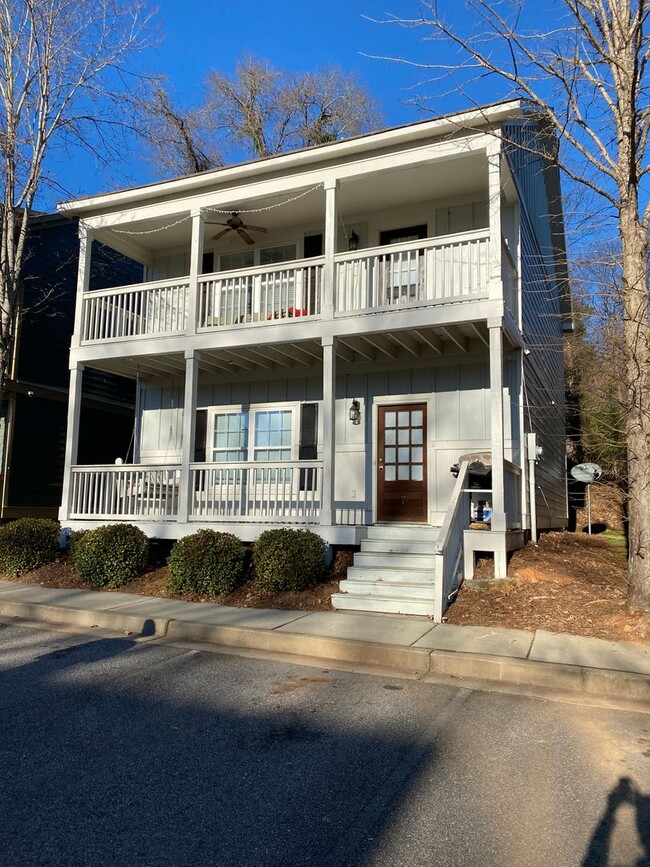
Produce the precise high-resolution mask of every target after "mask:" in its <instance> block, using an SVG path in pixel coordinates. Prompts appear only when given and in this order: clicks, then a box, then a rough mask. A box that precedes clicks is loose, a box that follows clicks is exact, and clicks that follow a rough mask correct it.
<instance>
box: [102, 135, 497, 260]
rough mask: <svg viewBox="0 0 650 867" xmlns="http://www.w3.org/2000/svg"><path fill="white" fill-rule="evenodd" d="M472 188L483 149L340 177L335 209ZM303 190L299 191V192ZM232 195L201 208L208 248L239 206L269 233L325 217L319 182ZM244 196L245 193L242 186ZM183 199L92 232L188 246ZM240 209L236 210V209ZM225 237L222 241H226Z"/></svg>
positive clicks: (481, 185) (146, 245) (232, 239)
mask: <svg viewBox="0 0 650 867" xmlns="http://www.w3.org/2000/svg"><path fill="white" fill-rule="evenodd" d="M477 191H484V192H485V194H486V195H487V164H486V157H485V153H483V152H476V153H468V154H459V155H458V157H455V158H449V159H445V160H439V161H437V162H431V163H428V164H426V165H417V166H406V167H404V166H399V165H396V166H395V168H393V169H390V170H384V171H382V173H381V182H380V183H378V175H377V174H372V173H370V174H364V175H362V176H359V177H351V178H346V179H344V180H342V181H341V185H340V196H339V213H340V216H341V219H342V220H344V221H346V220H349V219H350V217H352V216H354V215H355V214H362V213H368V212H376V211H381V210H387V209H392V208H408V207H409V206H410V205H415V204H420V203H422V202H435V201H437V200H442V199H448V198H450V197H456V196H462V195H465V194H469V193H475V192H477ZM302 193H305V195H302ZM231 194H232V198H231V199H230V200H229V201H227V202H222V204H220V205H219V206H218V210H216V211H212V212H210V211H206V220H208V221H209V223H208V224H207V225H206V227H205V243H206V245H207V246H208V247H213V246H214V244H213V243H212V241H211V239H212V238H213V237H214V235H215V234H217V233H218V232H219V231H220V229H221V227H220V226H219V225H216V224H217V223H223V222H225V221H226V220H227V219H228V217H229V215H230V213H231V212H233V211H239V212H240V213H241V215H242V218H243V220H244V222H245V223H251V224H253V225H261V226H264V228H266V229H268V233H269V234H272V233H275V232H280V231H282V230H286V229H289V228H291V227H299V228H304V227H310V226H311V227H314V226H322V225H323V224H324V222H325V195H324V192H323V189H322V187H317V188H316V189H313V187H312V188H310V187H305V188H304V189H302V191H301V190H295V189H294V190H289V191H288V192H287V193H284V194H276V195H273V196H266V197H262V196H260V197H259V198H256V199H254V200H252V201H251V200H250V199H246V200H245V201H242V202H240V201H239V200H238V198H237V189H236V188H234V189H233V190H232V191H231ZM246 195H250V194H249V193H248V191H246ZM190 207H191V203H190V202H189V201H187V202H185V203H183V202H182V201H181V202H179V211H178V213H177V214H175V215H171V216H165V217H157V218H152V219H147V220H139V221H137V222H132V223H129V224H128V225H124V226H121V227H120V228H119V229H117V230H112V229H100V230H99V231H98V232H97V234H96V237H97V238H98V240H100V241H104V242H106V243H107V244H109V245H112V246H115V247H116V248H118V249H120V248H121V247H123V246H124V245H125V244H128V243H131V244H132V245H134V249H135V247H140V248H141V249H142V250H143V251H144V250H148V251H150V252H151V253H159V252H161V251H167V250H176V249H183V248H187V249H189V246H190V240H191V231H192V227H191V221H190V220H189V209H190ZM240 209H241V210H240ZM251 235H252V237H253V239H254V240H255V241H256V243H257V244H260V243H261V244H262V246H264V238H265V237H266V235H256V234H255V233H254V232H253V233H251ZM226 242H227V243H226ZM224 243H225V244H226V246H227V247H232V248H236V249H239V248H241V249H246V245H245V244H244V243H243V242H241V241H240V239H239V238H238V237H237V236H235V235H234V233H231V235H229V236H227V237H226V238H225V240H224Z"/></svg>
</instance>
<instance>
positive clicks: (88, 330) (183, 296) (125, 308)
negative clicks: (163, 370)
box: [81, 279, 189, 343]
mask: <svg viewBox="0 0 650 867" xmlns="http://www.w3.org/2000/svg"><path fill="white" fill-rule="evenodd" d="M188 289H189V281H187V280H183V279H181V280H177V281H170V280H165V281H159V282H157V283H146V284H142V286H125V287H122V288H120V289H106V290H101V291H99V292H87V293H86V294H85V295H84V296H83V310H82V319H81V341H82V343H83V342H89V341H97V340H115V339H119V338H122V337H145V336H146V337H149V336H154V335H160V334H182V333H183V332H184V331H185V329H186V326H187V295H188Z"/></svg>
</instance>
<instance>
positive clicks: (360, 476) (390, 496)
mask: <svg viewBox="0 0 650 867" xmlns="http://www.w3.org/2000/svg"><path fill="white" fill-rule="evenodd" d="M447 333H451V334H452V336H453V339H450V338H449V337H447V339H445V338H443V337H442V336H441V334H435V333H434V332H433V330H432V329H430V330H429V331H425V330H424V329H419V330H417V331H416V332H413V331H411V332H409V333H407V332H402V333H400V332H395V334H393V335H390V336H389V335H365V336H363V337H355V338H353V337H346V338H344V339H339V338H337V337H331V338H321V339H310V340H307V341H303V342H301V343H296V344H292V345H291V346H275V347H259V346H258V347H254V348H253V349H252V351H251V352H249V353H246V352H245V351H244V350H242V349H240V350H239V351H238V352H237V354H236V355H234V354H233V353H232V352H231V351H230V350H226V351H223V352H220V351H219V350H216V349H212V350H207V351H195V350H193V351H188V352H185V353H182V354H181V353H178V354H176V355H171V354H168V355H166V356H165V357H145V358H142V359H138V360H137V361H136V360H135V359H134V360H131V363H132V364H133V365H134V366H135V367H136V371H135V374H136V378H137V406H136V413H135V419H134V430H133V437H132V443H130V444H129V445H128V446H127V447H126V448H123V447H121V446H118V444H116V461H115V463H113V464H104V465H100V466H97V465H95V466H81V465H79V464H78V463H77V462H76V460H75V454H76V449H77V448H78V437H79V433H78V432H79V428H80V425H79V412H80V407H79V405H78V399H77V388H76V385H75V381H76V380H77V379H78V378H79V377H80V370H81V366H79V369H73V372H72V384H71V393H70V396H71V400H70V424H71V430H72V432H73V435H72V436H71V437H69V441H68V459H69V464H68V468H67V472H66V478H65V489H64V499H63V503H62V507H61V513H60V518H61V521H62V524H63V525H64V526H68V527H70V528H71V529H73V530H78V529H82V528H90V527H93V526H98V525H100V524H103V523H108V522H113V521H128V522H130V523H134V524H136V525H138V526H140V527H141V528H142V529H143V530H144V531H145V532H146V533H147V534H148V535H149V536H151V537H157V538H167V539H174V538H179V537H181V536H184V535H186V534H188V533H192V532H194V531H196V530H197V529H199V528H212V529H215V530H222V531H227V532H232V533H234V534H236V535H237V536H239V537H240V538H241V539H243V540H244V541H254V540H255V538H257V536H258V535H259V534H260V533H261V532H263V531H264V530H266V529H269V528H271V527H278V526H295V527H301V528H308V529H311V530H313V531H315V532H317V533H318V534H320V535H321V537H322V538H323V539H324V541H325V542H326V543H328V544H329V545H333V546H355V547H358V546H360V545H361V546H362V551H361V552H360V554H359V555H358V556H359V557H360V558H361V565H364V564H363V556H362V555H363V554H364V551H363V545H364V543H365V542H366V540H368V538H369V536H370V535H371V534H370V533H369V528H370V527H372V526H377V525H379V526H382V525H392V526H394V527H401V526H407V527H408V526H410V527H415V528H416V530H417V531H418V532H417V533H416V534H415V535H418V536H419V537H422V536H423V537H424V539H422V538H419V539H418V540H416V541H424V542H425V543H427V544H426V545H425V546H424V548H423V550H418V545H417V544H413V546H412V548H413V551H412V553H415V554H420V555H423V556H424V558H425V559H426V560H428V562H425V560H423V558H422V556H421V557H420V560H419V561H418V562H417V564H416V565H415V567H414V564H413V562H411V564H410V565H409V564H408V563H406V565H404V566H402V564H400V562H399V561H398V560H399V558H398V559H396V558H395V557H391V556H390V555H393V554H398V555H400V554H408V551H404V550H403V548H404V545H402V546H401V548H400V546H399V545H398V546H397V548H396V549H395V550H393V548H395V546H394V545H392V543H391V544H389V545H388V546H387V550H386V551H384V552H383V553H384V554H385V555H387V557H388V559H387V560H386V559H384V560H383V562H379V564H377V562H375V561H372V559H371V562H370V563H366V564H365V565H368V566H372V567H373V568H375V571H377V570H379V571H378V572H377V575H376V577H377V579H378V581H381V574H380V573H381V570H382V569H384V568H389V566H390V568H392V567H393V566H395V567H396V568H398V569H399V568H403V570H404V571H405V573H408V570H409V569H411V570H412V569H413V568H419V567H420V566H421V567H422V568H423V569H424V573H423V574H422V575H420V576H419V577H421V578H423V579H424V581H425V583H426V584H427V588H428V589H427V590H426V593H427V594H428V595H431V596H436V597H440V599H444V598H447V597H448V596H449V594H451V593H452V592H453V590H454V587H455V586H457V585H458V581H459V580H460V578H461V576H462V574H463V571H464V567H465V564H466V563H467V556H468V555H467V552H468V550H471V551H472V552H473V550H474V548H471V549H468V548H467V546H466V545H465V544H464V539H465V534H466V531H469V525H470V521H471V517H472V506H471V502H472V500H474V501H476V496H475V495H474V494H473V493H472V492H471V489H470V485H469V482H468V479H467V477H466V476H467V474H465V476H463V473H464V472H465V470H464V469H463V467H464V466H465V464H464V463H463V460H464V458H463V456H471V455H475V454H477V453H480V454H482V455H483V456H485V455H486V453H487V454H488V456H489V458H488V459H489V463H490V466H491V468H492V476H491V481H490V488H489V490H486V491H485V492H483V493H482V495H481V496H482V498H483V499H482V502H483V505H484V506H489V509H490V512H491V514H490V518H489V522H487V525H486V529H485V531H484V532H483V533H482V535H481V542H482V544H481V546H480V548H477V550H486V551H493V552H495V553H496V554H497V555H498V557H499V561H498V562H499V569H501V568H503V570H505V552H506V550H507V548H508V546H510V547H512V542H513V540H514V543H515V544H520V539H521V538H522V535H523V534H522V528H523V527H524V526H525V522H526V515H525V513H526V502H525V497H524V496H523V491H524V490H525V487H524V486H522V484H521V482H522V479H521V464H522V455H521V436H520V431H521V421H522V420H521V411H520V410H521V407H520V400H519V394H520V381H519V361H520V359H519V353H518V351H517V350H516V349H515V348H514V347H507V346H506V347H505V348H504V341H503V334H502V331H501V329H500V328H494V329H493V328H488V327H487V325H485V326H484V327H483V329H481V327H480V326H477V325H476V324H473V325H472V327H471V328H468V329H467V331H466V332H465V331H463V329H462V328H461V327H460V326H458V327H456V328H454V329H448V331H447ZM504 349H505V351H504ZM262 357H264V358H265V359H266V364H264V365H262V364H260V361H261V359H262ZM233 359H237V362H238V364H237V365H235V364H233V363H232V360H233ZM279 359H282V360H283V361H284V363H278V360H279ZM289 359H292V360H291V361H289ZM491 359H497V360H496V361H495V362H494V363H491ZM98 363H99V364H102V365H104V367H109V366H110V361H106V360H105V361H103V362H98ZM118 366H119V367H120V372H121V373H125V372H127V370H128V366H127V363H126V362H125V360H124V359H119V362H118ZM75 431H76V433H75ZM470 463H471V461H470ZM458 464H459V465H460V468H461V473H460V474H459V476H458V478H455V477H454V475H453V474H452V472H451V471H450V470H451V467H452V466H453V465H458ZM468 466H469V464H468ZM461 476H462V477H463V480H462V481H460V482H459V479H460V478H461ZM398 535H399V534H398ZM408 535H409V534H407V536H408ZM411 535H413V534H411ZM483 540H484V541H483ZM375 547H376V546H375ZM420 547H422V546H420ZM475 547H476V546H475ZM370 548H371V549H372V548H373V546H372V544H371V545H370ZM365 553H367V552H365ZM373 553H379V554H381V553H382V552H373ZM501 555H502V556H501ZM391 561H393V562H391ZM501 563H502V566H501ZM356 566H357V560H355V568H356ZM465 571H467V569H465ZM366 577H367V575H366ZM411 577H412V572H411ZM348 592H349V591H348ZM441 604H442V603H440V604H438V603H436V605H435V611H434V610H431V611H428V610H427V612H423V613H431V614H433V615H440V611H441V610H442V609H441ZM443 607H444V606H443ZM388 610H395V609H394V608H388ZM399 610H406V609H404V608H400V609H399ZM418 610H419V609H418ZM440 616H441V615H440Z"/></svg>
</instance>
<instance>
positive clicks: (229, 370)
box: [89, 322, 489, 379]
mask: <svg viewBox="0 0 650 867" xmlns="http://www.w3.org/2000/svg"><path fill="white" fill-rule="evenodd" d="M488 346H489V335H488V329H487V325H486V323H485V322H470V323H465V324H461V325H444V326H443V325H440V326H435V327H429V326H427V327H422V328H415V329H409V330H397V329H396V330H394V331H390V332H385V333H382V334H378V333H371V332H368V333H365V334H355V335H346V336H345V337H342V338H338V340H337V353H336V354H337V361H338V363H339V364H340V365H341V366H342V367H347V366H348V365H363V364H380V363H381V364H391V363H394V362H406V361H412V362H415V361H417V360H418V359H422V360H424V359H431V360H434V359H436V358H441V357H443V356H445V357H447V356H450V355H465V354H467V353H469V352H481V351H487V348H488ZM322 357H323V352H322V345H321V342H320V340H317V339H315V340H302V341H293V342H286V343H274V344H272V345H270V344H265V343H260V344H257V345H247V346H236V345H233V346H231V347H228V348H219V349H210V350H202V351H201V356H200V369H201V371H202V372H203V373H204V374H207V375H212V376H218V377H221V378H224V377H225V378H229V377H230V376H232V377H240V376H250V375H251V374H263V373H264V372H265V371H275V372H276V373H280V374H281V373H282V372H285V373H289V372H290V371H293V372H300V371H301V370H303V371H307V370H309V369H313V370H315V371H320V369H321V365H322ZM89 366H90V367H93V368H95V369H98V370H103V371H106V372H109V373H116V374H118V375H120V376H126V377H129V378H131V379H136V378H141V379H169V378H174V377H180V378H182V377H183V376H184V374H185V360H184V356H183V354H182V353H166V354H165V353H160V354H158V355H146V356H134V357H124V358H111V359H101V360H98V361H93V362H89Z"/></svg>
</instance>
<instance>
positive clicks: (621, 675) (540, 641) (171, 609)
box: [0, 581, 650, 706]
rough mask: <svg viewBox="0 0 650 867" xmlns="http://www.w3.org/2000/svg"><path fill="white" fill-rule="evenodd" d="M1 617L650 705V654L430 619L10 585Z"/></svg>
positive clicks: (3, 589)
mask: <svg viewBox="0 0 650 867" xmlns="http://www.w3.org/2000/svg"><path fill="white" fill-rule="evenodd" d="M0 616H1V617H5V618H7V617H18V618H22V619H28V620H38V621H42V622H45V623H51V624H58V625H68V626H79V627H85V628H88V627H93V626H97V627H102V628H105V629H111V630H116V631H120V632H128V633H129V634H133V635H140V636H147V637H151V638H158V639H167V640H169V641H174V640H176V641H201V642H209V643H210V644H214V645H218V646H222V647H231V648H240V649H247V650H259V651H267V652H272V653H285V654H293V655H299V656H307V657H313V658H317V659H321V660H329V661H331V662H345V663H352V664H360V665H364V666H365V665H370V666H381V667H382V668H384V669H392V670H394V671H395V672H396V673H400V672H401V673H403V674H409V675H411V674H416V675H420V676H423V675H427V674H437V675H452V676H454V677H465V678H470V679H473V680H487V681H501V682H504V683H513V684H520V685H526V686H534V687H539V686H541V687H552V688H554V689H559V690H570V691H574V692H575V691H577V692H582V693H585V694H590V695H594V696H597V695H600V696H603V697H610V698H624V699H630V700H634V701H646V702H648V704H649V706H650V646H648V647H645V646H640V645H632V644H623V643H618V642H613V641H601V640H600V639H596V638H580V637H578V636H574V635H556V634H554V633H551V632H545V631H544V630H537V631H536V632H524V631H523V630H517V629H490V628H487V627H480V626H451V625H449V624H434V623H431V622H430V621H429V620H428V619H427V618H425V617H415V616H410V615H409V616H406V615H389V614H354V613H350V612H343V611H336V612H335V611H331V612H305V611H274V610H264V609H256V608H231V607H228V606H225V605H217V604H213V603H197V602H181V601H178V600H174V599H161V598H157V597H150V596H138V595H136V594H133V593H120V592H97V591H90V590H89V591H85V590H57V589H52V588H45V587H40V586H38V585H31V584H22V583H19V582H12V581H0Z"/></svg>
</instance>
